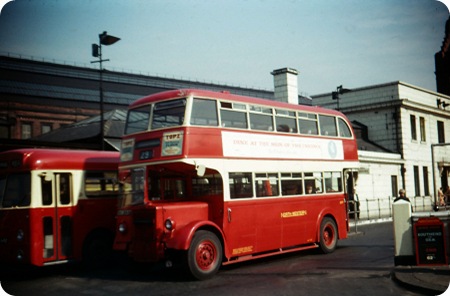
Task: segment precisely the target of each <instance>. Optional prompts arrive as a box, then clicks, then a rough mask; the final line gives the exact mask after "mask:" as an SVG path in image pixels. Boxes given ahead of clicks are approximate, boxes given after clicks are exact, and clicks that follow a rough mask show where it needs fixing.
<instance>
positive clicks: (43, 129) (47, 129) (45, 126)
mask: <svg viewBox="0 0 450 296" xmlns="http://www.w3.org/2000/svg"><path fill="white" fill-rule="evenodd" d="M51 131H52V124H51V123H43V124H41V135H43V134H46V133H48V132H51Z"/></svg>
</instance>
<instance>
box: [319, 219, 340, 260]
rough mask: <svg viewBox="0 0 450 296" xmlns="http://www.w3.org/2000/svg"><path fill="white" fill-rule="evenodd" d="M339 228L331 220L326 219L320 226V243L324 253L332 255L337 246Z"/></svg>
mask: <svg viewBox="0 0 450 296" xmlns="http://www.w3.org/2000/svg"><path fill="white" fill-rule="evenodd" d="M337 237H338V232H337V227H336V223H335V222H334V220H333V219H331V218H328V217H326V218H324V219H323V220H322V223H321V224H320V241H319V245H320V248H321V249H322V252H324V253H331V252H333V251H334V250H335V249H336V246H337Z"/></svg>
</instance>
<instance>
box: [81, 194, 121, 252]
mask: <svg viewBox="0 0 450 296" xmlns="http://www.w3.org/2000/svg"><path fill="white" fill-rule="evenodd" d="M116 213H117V199H116V198H96V199H92V198H91V199H80V200H79V201H78V205H77V207H76V210H75V213H74V215H73V227H74V229H73V235H74V237H73V240H74V244H73V245H74V246H75V250H74V257H75V259H76V260H81V259H82V255H83V246H84V244H85V243H87V241H86V239H87V238H88V236H89V235H90V234H92V233H94V231H95V232H96V234H97V235H100V234H102V235H107V236H110V237H111V239H112V238H113V237H114V233H115V225H116V218H115V216H116Z"/></svg>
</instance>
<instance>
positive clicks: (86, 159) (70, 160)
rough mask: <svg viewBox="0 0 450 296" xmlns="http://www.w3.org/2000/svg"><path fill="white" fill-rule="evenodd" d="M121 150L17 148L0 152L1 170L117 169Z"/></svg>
mask: <svg viewBox="0 0 450 296" xmlns="http://www.w3.org/2000/svg"><path fill="white" fill-rule="evenodd" d="M119 155H120V154H119V152H110V151H94V150H64V149H33V148H25V149H16V150H9V151H5V152H2V153H0V171H1V170H3V169H6V168H13V169H19V170H20V169H22V170H23V169H38V170H41V169H89V170H104V169H117V167H118V163H119Z"/></svg>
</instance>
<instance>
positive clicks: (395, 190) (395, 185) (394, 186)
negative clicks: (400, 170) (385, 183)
mask: <svg viewBox="0 0 450 296" xmlns="http://www.w3.org/2000/svg"><path fill="white" fill-rule="evenodd" d="M391 188H392V196H397V193H398V183H397V176H396V175H392V176H391Z"/></svg>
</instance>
